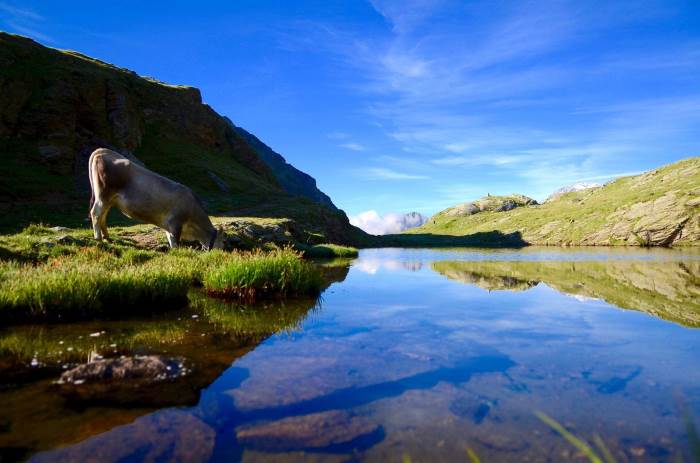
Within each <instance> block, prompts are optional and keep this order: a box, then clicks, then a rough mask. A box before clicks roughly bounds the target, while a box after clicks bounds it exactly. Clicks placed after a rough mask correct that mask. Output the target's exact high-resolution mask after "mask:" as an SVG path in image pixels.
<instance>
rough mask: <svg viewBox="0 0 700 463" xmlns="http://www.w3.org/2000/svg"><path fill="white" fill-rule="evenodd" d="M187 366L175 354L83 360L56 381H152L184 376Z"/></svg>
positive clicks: (65, 382)
mask: <svg viewBox="0 0 700 463" xmlns="http://www.w3.org/2000/svg"><path fill="white" fill-rule="evenodd" d="M186 373H187V369H186V368H185V367H184V363H183V359H182V358H179V357H174V358H171V357H162V356H159V355H136V356H133V357H119V358H111V359H102V360H97V361H95V362H90V363H85V364H82V365H78V366H77V367H75V368H73V369H71V370H68V371H66V372H64V373H63V374H62V375H61V378H60V379H59V380H58V384H76V385H79V384H83V383H92V382H104V381H114V380H119V381H121V380H124V381H133V380H137V381H140V382H156V381H163V380H166V379H173V378H177V377H179V376H184V375H185V374H186Z"/></svg>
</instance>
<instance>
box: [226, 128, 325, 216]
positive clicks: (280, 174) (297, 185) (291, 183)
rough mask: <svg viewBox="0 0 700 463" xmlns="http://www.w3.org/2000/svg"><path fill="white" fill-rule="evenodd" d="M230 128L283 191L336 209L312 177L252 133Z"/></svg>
mask: <svg viewBox="0 0 700 463" xmlns="http://www.w3.org/2000/svg"><path fill="white" fill-rule="evenodd" d="M229 122H230V121H229ZM231 126H232V127H233V128H234V130H235V131H236V132H237V133H238V134H239V135H240V136H241V137H243V139H244V140H245V141H246V142H248V144H249V145H250V146H251V147H252V148H253V150H255V152H256V153H257V154H258V156H260V159H262V160H264V161H265V163H266V164H267V165H268V167H270V169H271V170H272V173H273V174H274V175H275V178H276V179H277V181H278V182H279V183H280V185H281V186H282V188H284V190H285V191H287V192H288V193H290V194H293V195H298V196H304V197H306V198H309V199H310V200H311V201H314V202H316V203H319V204H323V205H324V206H328V207H330V208H333V209H337V208H336V207H335V204H333V201H331V198H329V197H328V195H326V194H325V193H324V192H322V191H321V190H319V189H318V187H317V186H316V180H315V179H314V178H313V177H312V176H310V175H309V174H307V173H305V172H302V171H300V170H299V169H297V168H296V167H294V166H293V165H291V164H289V163H288V162H287V160H286V159H284V157H282V155H281V154H279V153H277V152H276V151H274V150H273V149H272V148H270V147H269V146H267V145H266V144H265V143H263V142H262V141H260V139H259V138H258V137H256V136H255V135H253V134H252V133H250V132H248V131H247V130H245V129H243V128H242V127H236V126H235V125H234V124H233V122H231Z"/></svg>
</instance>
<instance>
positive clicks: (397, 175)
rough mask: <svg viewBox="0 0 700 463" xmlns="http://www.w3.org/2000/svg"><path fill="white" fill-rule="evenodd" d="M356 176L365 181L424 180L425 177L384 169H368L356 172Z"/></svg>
mask: <svg viewBox="0 0 700 463" xmlns="http://www.w3.org/2000/svg"><path fill="white" fill-rule="evenodd" d="M357 175H358V176H360V177H362V178H364V179H367V180H425V179H427V178H428V177H426V176H425V175H415V174H407V173H404V172H397V171H395V170H392V169H387V168H384V167H370V168H369V169H363V170H358V171H357Z"/></svg>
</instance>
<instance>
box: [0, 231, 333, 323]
mask: <svg viewBox="0 0 700 463" xmlns="http://www.w3.org/2000/svg"><path fill="white" fill-rule="evenodd" d="M89 233H90V232H89V231H87V230H82V231H78V232H75V231H59V232H57V231H54V230H52V229H50V228H47V227H44V226H40V225H37V226H31V227H27V228H26V229H25V230H23V231H22V232H21V233H19V234H16V235H9V236H8V235H5V236H0V322H4V323H18V322H23V321H30V320H31V321H68V320H76V319H86V318H114V317H121V316H125V315H133V314H140V313H144V312H145V313H149V312H154V311H163V310H169V309H174V308H179V307H182V306H183V305H185V304H186V303H187V301H188V299H187V293H188V291H189V289H190V288H192V287H193V286H202V285H204V286H205V287H206V289H207V290H208V291H209V292H211V293H212V294H216V295H219V296H224V297H231V298H237V299H241V300H245V301H247V302H251V301H254V300H257V299H261V298H268V297H286V296H296V295H306V294H311V295H314V294H317V293H318V292H319V289H320V287H321V284H322V283H321V271H320V270H319V269H318V268H316V267H314V266H313V265H312V264H310V263H308V262H306V261H304V260H303V259H302V256H301V254H300V253H298V252H296V251H294V250H292V249H274V250H272V251H268V252H263V251H260V250H258V251H252V252H242V251H234V252H224V251H211V252H202V251H198V250H195V249H190V248H179V249H175V250H170V251H168V252H159V251H155V250H148V249H142V248H138V247H136V245H135V244H134V242H133V241H130V240H129V239H127V238H119V237H118V238H116V239H115V240H113V241H110V242H102V243H97V242H95V241H94V240H93V239H92V238H91V237H90V236H89Z"/></svg>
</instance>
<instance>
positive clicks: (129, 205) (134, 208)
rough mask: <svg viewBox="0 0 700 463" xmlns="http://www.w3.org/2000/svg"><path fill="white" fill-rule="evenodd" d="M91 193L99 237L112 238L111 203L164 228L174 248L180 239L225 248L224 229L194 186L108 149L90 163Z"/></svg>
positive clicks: (94, 224)
mask: <svg viewBox="0 0 700 463" xmlns="http://www.w3.org/2000/svg"><path fill="white" fill-rule="evenodd" d="M88 174H89V176H90V187H91V188H92V197H91V198H90V218H91V219H92V229H93V231H94V233H95V239H96V240H102V239H103V238H108V235H107V213H108V212H109V209H110V208H111V207H112V206H117V208H118V209H119V210H120V211H122V212H123V213H124V215H126V216H127V217H130V218H132V219H136V220H140V221H142V222H146V223H150V224H153V225H157V226H159V227H160V228H163V229H164V230H165V234H166V235H167V237H168V243H169V244H170V247H171V248H174V247H177V246H178V244H179V243H180V239H183V240H188V241H199V242H200V243H201V244H202V246H203V247H204V248H205V249H214V248H218V249H221V248H223V243H224V232H223V230H222V229H221V227H219V228H218V229H216V228H214V226H213V225H212V223H211V220H209V216H208V215H207V213H206V212H204V208H203V207H202V204H201V203H200V202H199V200H198V199H197V198H196V197H195V195H194V193H192V190H190V189H189V188H187V187H186V186H184V185H181V184H179V183H177V182H175V181H173V180H170V179H168V178H165V177H163V176H161V175H158V174H156V173H155V172H152V171H150V170H148V169H146V168H145V167H143V166H141V165H139V164H136V163H134V162H132V161H130V160H129V159H127V158H125V157H124V156H122V155H121V154H119V153H116V152H114V151H112V150H109V149H106V148H99V149H96V150H95V151H93V152H92V154H91V155H90V161H89V166H88Z"/></svg>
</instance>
